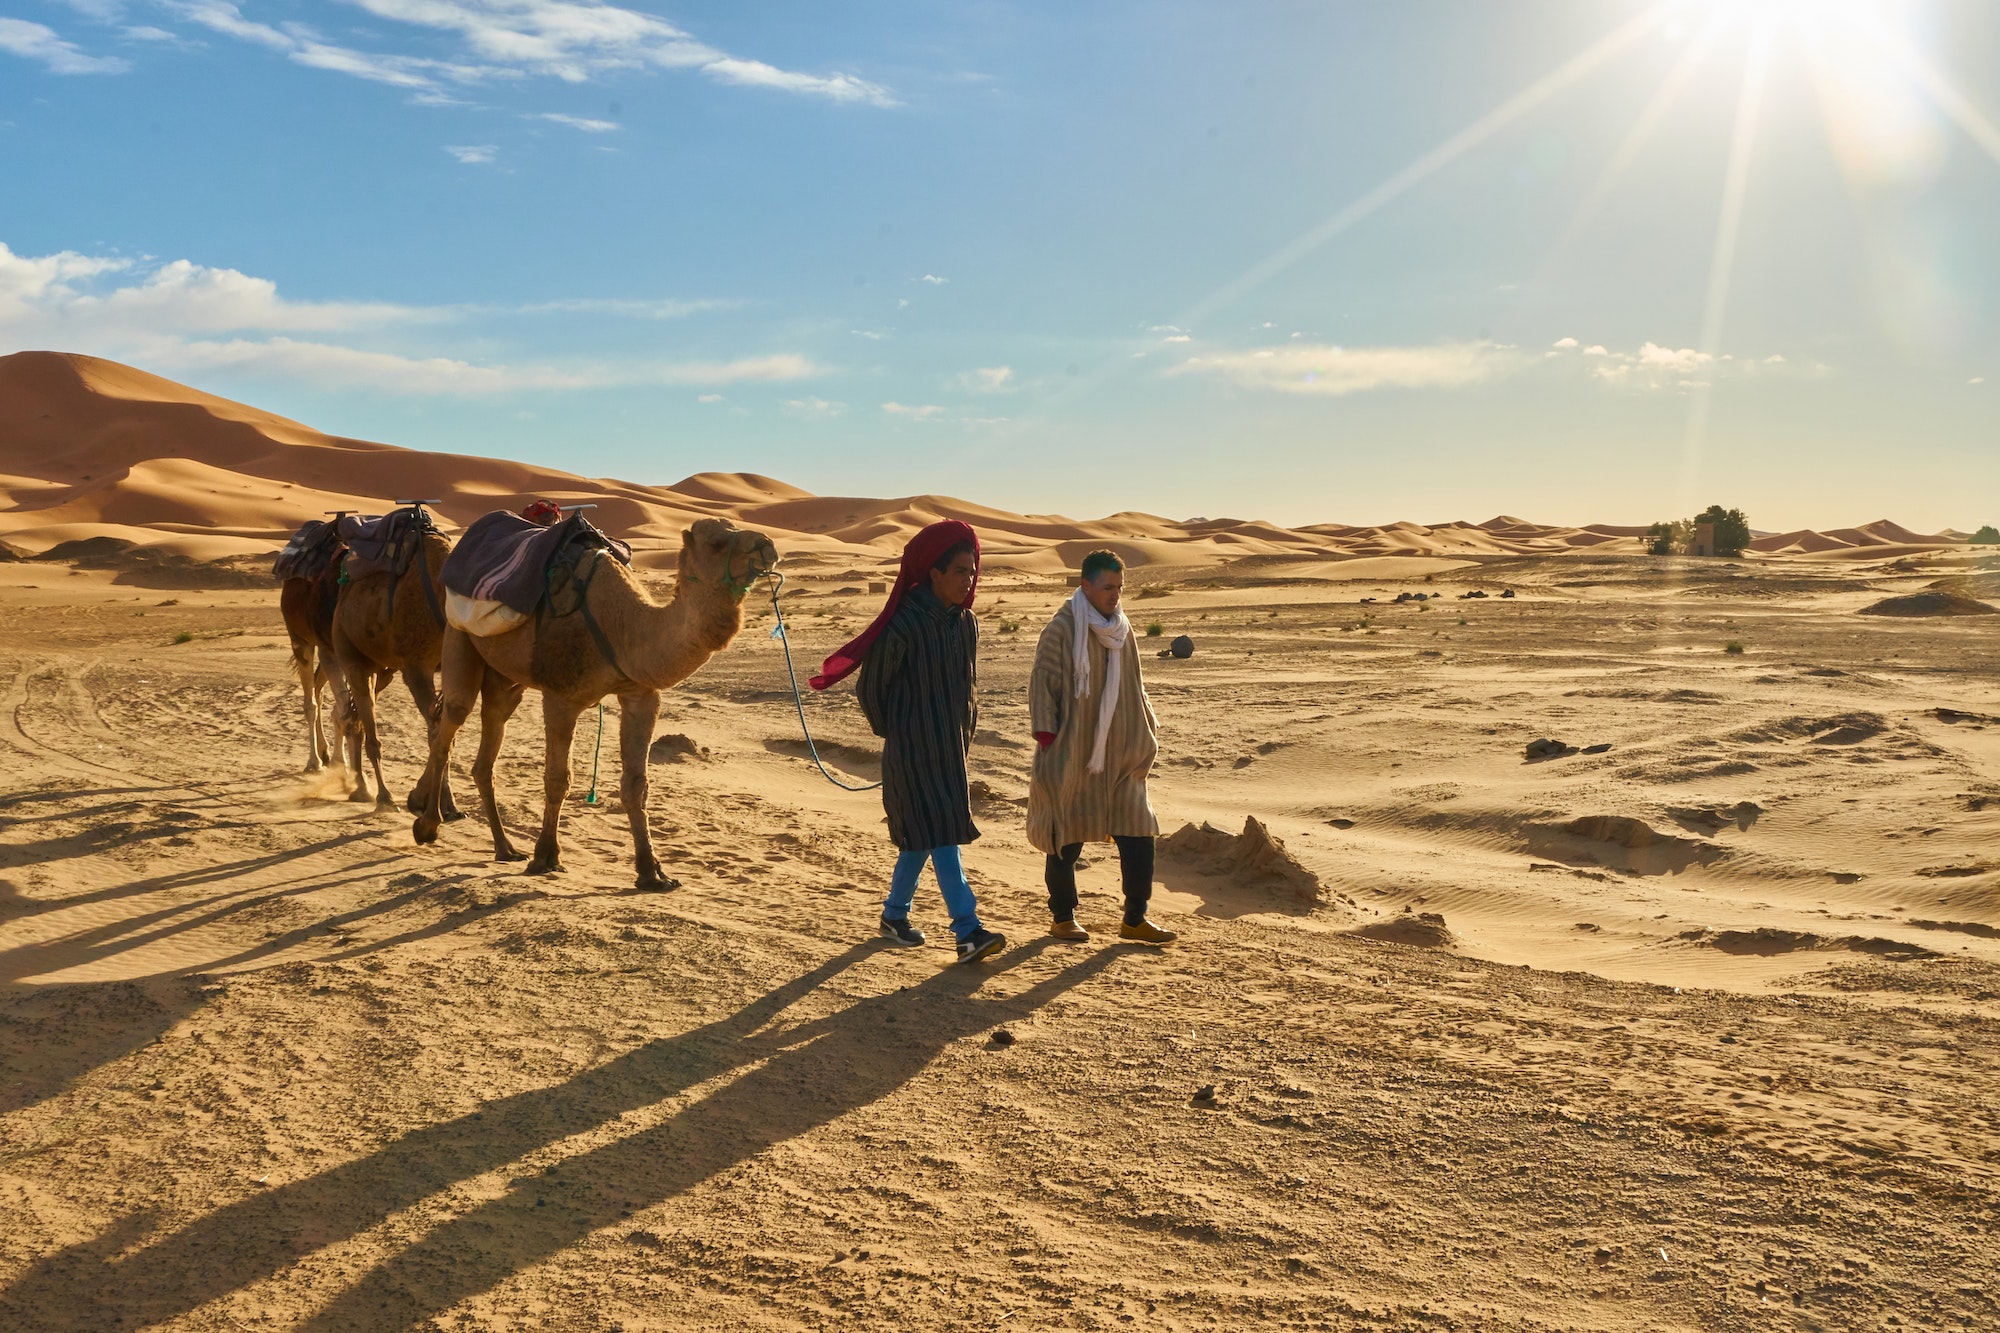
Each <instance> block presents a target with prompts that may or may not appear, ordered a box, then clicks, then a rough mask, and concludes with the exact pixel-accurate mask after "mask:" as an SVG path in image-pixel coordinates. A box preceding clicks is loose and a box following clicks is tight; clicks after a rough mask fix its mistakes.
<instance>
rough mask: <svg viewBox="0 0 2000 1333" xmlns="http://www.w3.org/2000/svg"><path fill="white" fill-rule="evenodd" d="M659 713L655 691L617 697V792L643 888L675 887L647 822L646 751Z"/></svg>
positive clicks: (634, 862)
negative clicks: (659, 855) (623, 807)
mask: <svg viewBox="0 0 2000 1333" xmlns="http://www.w3.org/2000/svg"><path fill="white" fill-rule="evenodd" d="M659 716H660V692H659V691H658V690H634V691H633V692H632V693H630V694H621V695H619V696H618V763H619V769H620V772H619V777H618V794H619V796H620V797H622V798H623V800H624V802H625V818H626V820H627V821H628V822H629V823H630V824H631V825H632V860H633V864H634V865H635V866H637V868H638V871H639V887H640V888H642V889H677V888H679V887H680V886H681V885H680V881H679V880H677V879H669V878H667V874H666V872H665V871H663V870H661V869H660V861H659V858H658V857H656V856H654V855H653V831H652V829H651V828H649V827H648V826H647V824H646V794H647V787H648V783H647V776H646V751H647V748H648V747H650V746H651V745H652V743H653V723H654V722H655V721H656V720H658V718H659Z"/></svg>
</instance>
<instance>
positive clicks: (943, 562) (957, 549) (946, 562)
mask: <svg viewBox="0 0 2000 1333" xmlns="http://www.w3.org/2000/svg"><path fill="white" fill-rule="evenodd" d="M962 555H969V556H971V557H972V563H973V565H974V566H975V567H976V566H977V565H978V564H979V548H978V547H977V546H974V545H973V544H972V543H971V542H953V543H952V544H951V545H950V546H947V547H946V548H945V551H944V554H943V555H941V556H939V557H938V558H937V563H936V564H933V565H932V566H931V568H932V569H935V570H937V571H938V572H939V573H940V574H941V573H943V572H944V571H945V570H947V569H950V568H951V562H952V561H954V560H956V559H958V558H959V557H960V556H962Z"/></svg>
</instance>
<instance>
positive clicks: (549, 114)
mask: <svg viewBox="0 0 2000 1333" xmlns="http://www.w3.org/2000/svg"><path fill="white" fill-rule="evenodd" d="M523 119H525V120H547V121H553V122H554V123H556V124H557V125H567V126H569V127H570V128H571V129H573V130H582V131H583V132H584V133H585V134H609V133H610V132H611V131H613V130H617V129H623V128H624V126H622V125H620V124H619V123H618V122H617V121H615V120H592V119H590V118H589V117H588V116H566V115H564V114H563V113H562V112H560V111H541V112H537V113H536V114H534V115H532V116H525V117H523Z"/></svg>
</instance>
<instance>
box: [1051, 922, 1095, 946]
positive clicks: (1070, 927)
mask: <svg viewBox="0 0 2000 1333" xmlns="http://www.w3.org/2000/svg"><path fill="white" fill-rule="evenodd" d="M1049 935H1050V937H1051V938H1053V939H1058V940H1068V941H1070V942H1071V943H1073V944H1088V943H1089V942H1090V932H1089V931H1087V930H1085V929H1084V928H1083V927H1082V926H1079V925H1078V924H1077V923H1076V922H1075V921H1074V920H1071V921H1058V922H1056V923H1055V924H1054V925H1052V926H1050V927H1049Z"/></svg>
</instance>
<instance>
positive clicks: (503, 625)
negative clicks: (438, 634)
mask: <svg viewBox="0 0 2000 1333" xmlns="http://www.w3.org/2000/svg"><path fill="white" fill-rule="evenodd" d="M444 623H445V624H447V625H449V626H451V627H452V628H453V629H462V630H464V631H465V632H466V633H467V634H470V635H471V636H472V637H473V638H475V639H490V638H492V637H493V636H494V635H496V634H505V633H506V632H507V631H508V630H511V629H519V628H520V627H521V626H522V625H525V624H527V623H528V613H527V612H525V611H516V610H515V609H514V608H513V607H511V606H509V605H507V604H506V603H505V602H482V601H480V600H479V599H478V598H476V597H467V596H466V595H465V594H463V593H456V592H453V591H452V590H451V589H449V588H446V589H445V590H444Z"/></svg>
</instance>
